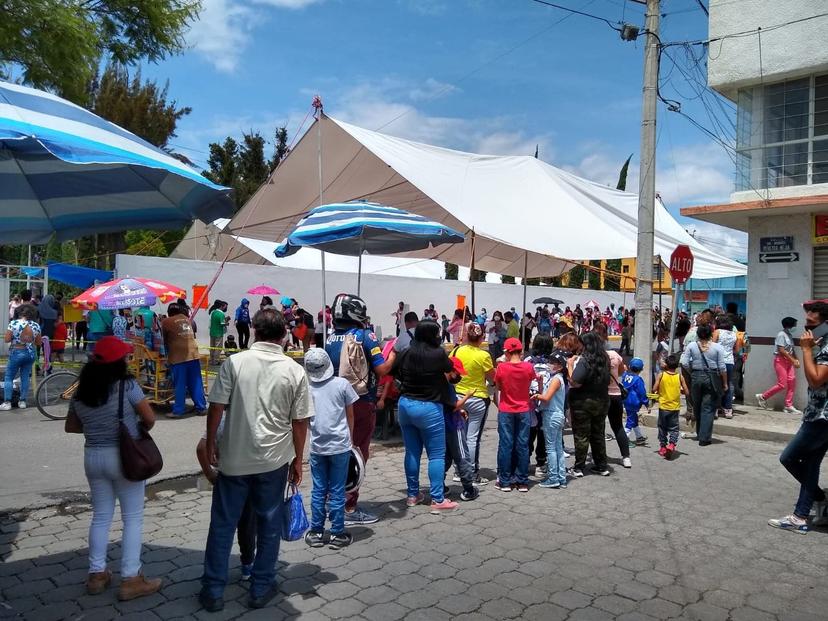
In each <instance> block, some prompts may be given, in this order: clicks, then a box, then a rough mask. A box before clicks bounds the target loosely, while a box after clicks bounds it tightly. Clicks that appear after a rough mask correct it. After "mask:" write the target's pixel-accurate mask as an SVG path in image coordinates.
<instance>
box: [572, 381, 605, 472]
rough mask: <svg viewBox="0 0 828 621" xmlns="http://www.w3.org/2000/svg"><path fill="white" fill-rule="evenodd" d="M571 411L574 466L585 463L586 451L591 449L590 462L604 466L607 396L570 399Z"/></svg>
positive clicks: (580, 467) (582, 466)
mask: <svg viewBox="0 0 828 621" xmlns="http://www.w3.org/2000/svg"><path fill="white" fill-rule="evenodd" d="M569 409H570V412H571V413H572V435H573V436H574V438H575V468H579V469H581V470H583V469H584V466H585V465H586V458H587V453H588V452H589V450H590V448H591V449H592V463H593V464H594V465H595V466H597V467H599V468H605V467H606V465H607V442H606V439H605V436H604V427H605V426H606V420H607V410H609V397H608V396H607V397H603V398H601V399H578V400H573V401H570V403H569Z"/></svg>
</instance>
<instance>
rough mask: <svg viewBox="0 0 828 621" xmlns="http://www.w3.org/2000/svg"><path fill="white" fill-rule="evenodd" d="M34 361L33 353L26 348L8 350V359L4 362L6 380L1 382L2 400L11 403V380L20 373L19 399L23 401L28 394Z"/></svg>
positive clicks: (12, 388) (12, 387)
mask: <svg viewBox="0 0 828 621" xmlns="http://www.w3.org/2000/svg"><path fill="white" fill-rule="evenodd" d="M34 362H35V357H34V354H32V353H31V352H30V351H29V350H28V349H12V350H9V361H8V362H7V363H6V381H5V383H4V384H3V400H4V401H8V402H9V403H11V400H12V390H14V386H13V383H12V382H13V381H14V378H15V377H17V374H18V373H20V400H21V401H25V400H26V397H28V395H29V382H30V381H31V379H32V365H33V364H34Z"/></svg>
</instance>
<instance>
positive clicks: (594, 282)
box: [588, 260, 601, 289]
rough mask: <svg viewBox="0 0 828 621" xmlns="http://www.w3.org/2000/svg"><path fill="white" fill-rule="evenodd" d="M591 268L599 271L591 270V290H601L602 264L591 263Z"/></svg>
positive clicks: (598, 262) (597, 262)
mask: <svg viewBox="0 0 828 621" xmlns="http://www.w3.org/2000/svg"><path fill="white" fill-rule="evenodd" d="M589 266H590V267H594V268H597V269H592V270H589V276H588V278H589V288H590V289H600V288H601V262H600V261H594V260H593V261H590V262H589Z"/></svg>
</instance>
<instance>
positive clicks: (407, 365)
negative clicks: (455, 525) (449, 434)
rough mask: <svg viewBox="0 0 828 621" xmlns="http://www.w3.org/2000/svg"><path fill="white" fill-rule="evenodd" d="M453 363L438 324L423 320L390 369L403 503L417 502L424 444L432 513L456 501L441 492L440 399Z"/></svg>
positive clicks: (443, 434)
mask: <svg viewBox="0 0 828 621" xmlns="http://www.w3.org/2000/svg"><path fill="white" fill-rule="evenodd" d="M453 369H454V367H453V366H452V364H451V361H450V360H449V357H448V355H446V352H445V350H444V349H443V348H442V347H441V346H440V326H439V325H438V324H437V323H436V322H434V321H421V322H420V323H419V324H418V325H417V328H416V330H415V331H414V340H413V341H411V346H410V347H409V348H408V349H407V350H405V351H404V352H403V353H402V354H400V355H399V356H397V358H396V360H395V361H394V366H393V367H392V370H391V373H392V374H393V375H394V376H395V377H396V378H397V379H398V380H399V382H400V400H399V405H398V408H399V413H398V416H399V422H400V427H401V429H402V434H403V443H404V444H405V462H404V464H405V479H406V485H407V488H408V498H407V500H406V504H407V505H408V506H409V507H413V506H415V505H418V504H420V503H421V502H422V501H423V500H424V495H423V494H421V493H420V458H421V456H422V454H423V447H425V450H426V454H427V455H428V479H429V482H430V484H431V512H432V513H435V514H437V513H440V512H442V511H447V510H454V509H456V508H457V503H455V502H451V501H450V500H448V499H446V498H445V497H444V495H443V477H444V474H445V459H446V427H445V420H444V418H443V403H445V402H446V400H447V397H448V395H449V394H450V390H451V389H450V387H449V383H448V380H447V379H446V374H447V373H450V372H451V371H452V370H453Z"/></svg>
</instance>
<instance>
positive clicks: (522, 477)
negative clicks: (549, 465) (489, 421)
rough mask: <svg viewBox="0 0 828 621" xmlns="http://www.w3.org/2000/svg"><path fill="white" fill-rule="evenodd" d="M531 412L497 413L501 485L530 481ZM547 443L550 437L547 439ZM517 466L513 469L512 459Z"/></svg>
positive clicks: (498, 464) (498, 462)
mask: <svg viewBox="0 0 828 621" xmlns="http://www.w3.org/2000/svg"><path fill="white" fill-rule="evenodd" d="M530 426H531V417H530V413H529V412H520V413H517V414H512V413H509V412H498V413H497V435H498V442H497V480H498V481H500V484H501V485H509V484H510V483H517V484H518V485H523V484H528V483H529V428H530ZM546 443H547V445H548V444H549V439H548V438H547V440H546ZM513 458H514V460H515V461H514V463H516V464H517V465H516V467H515V469H514V470H512V463H513V462H512V459H513Z"/></svg>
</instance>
